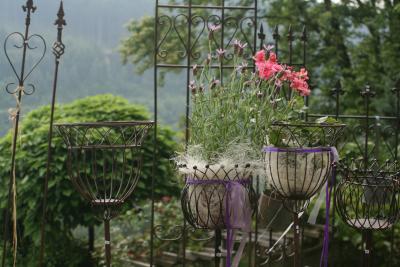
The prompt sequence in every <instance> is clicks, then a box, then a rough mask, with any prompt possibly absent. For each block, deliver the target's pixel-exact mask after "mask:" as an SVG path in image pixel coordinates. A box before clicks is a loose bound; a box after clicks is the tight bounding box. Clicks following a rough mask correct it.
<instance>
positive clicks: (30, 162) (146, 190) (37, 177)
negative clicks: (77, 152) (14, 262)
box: [0, 95, 179, 266]
mask: <svg viewBox="0 0 400 267" xmlns="http://www.w3.org/2000/svg"><path fill="white" fill-rule="evenodd" d="M49 114H50V107H49V106H44V107H41V108H38V109H37V110H34V111H32V112H30V113H29V114H27V115H26V117H25V118H24V119H23V121H22V124H21V134H20V136H19V138H18V149H17V151H18V152H17V155H16V162H17V169H16V173H17V190H18V191H17V210H18V227H19V228H18V230H19V231H18V235H19V237H20V242H19V250H18V252H19V256H20V257H19V266H35V259H37V254H36V253H37V252H38V247H39V241H40V238H39V237H40V236H39V234H40V225H41V211H42V205H41V203H42V191H43V181H44V176H45V171H46V158H47V132H48V124H49ZM149 117H150V115H149V113H148V112H147V111H146V109H145V108H144V107H142V106H138V105H133V104H130V103H129V102H128V101H127V100H125V99H124V98H121V97H116V96H113V95H99V96H94V97H87V98H83V99H80V100H77V101H74V102H72V103H70V104H65V105H59V106H57V107H56V113H55V121H56V122H90V121H92V122H93V121H118V120H125V121H129V120H148V119H149ZM174 136H175V134H174V132H173V131H171V130H169V129H168V128H165V127H160V128H159V134H158V149H159V159H158V161H157V164H156V166H155V179H156V184H157V187H156V191H155V193H156V197H157V198H160V197H162V196H165V195H168V196H171V195H177V194H178V193H179V189H178V188H177V186H176V185H175V184H173V183H172V182H171V180H173V177H174V176H175V174H174V169H173V166H172V165H171V164H170V162H169V159H170V158H171V157H172V156H173V153H174V151H175V149H176V143H175V141H174ZM10 148H11V133H10V132H9V133H8V134H7V135H6V136H5V137H3V138H2V139H0V151H1V153H0V167H1V169H0V177H1V178H0V180H1V183H2V185H3V186H2V187H1V189H0V207H1V208H2V209H3V210H4V209H5V208H6V205H7V193H8V177H9V173H10ZM53 151H54V152H53V153H54V156H53V162H52V165H51V176H50V180H49V191H48V206H47V229H46V233H47V234H46V237H47V239H46V241H47V246H46V254H47V255H46V262H47V265H46V266H88V263H87V259H88V255H87V254H85V253H83V252H84V251H87V249H86V248H84V246H83V244H82V242H80V241H79V240H75V239H74V237H73V235H72V231H73V230H74V229H75V228H76V227H78V226H89V225H93V224H97V223H99V221H97V220H96V219H95V217H94V214H93V211H92V210H91V208H90V206H89V205H88V204H87V203H86V202H85V201H84V200H83V199H82V197H80V195H79V194H78V193H77V192H76V191H75V190H74V188H73V187H72V184H71V182H70V181H69V178H68V174H67V169H66V160H67V151H66V148H65V146H64V144H63V141H62V140H61V137H60V136H58V135H56V136H55V137H54V147H53ZM144 151H145V153H144V159H143V167H142V168H143V169H142V174H141V177H140V182H139V183H138V185H137V187H136V189H135V192H134V193H133V195H132V197H131V198H130V199H129V201H128V203H127V204H126V205H125V207H126V208H129V207H132V206H134V205H137V204H138V203H139V200H142V201H143V200H146V199H147V200H148V201H150V200H149V199H150V196H151V177H152V165H153V164H152V163H153V161H152V160H153V145H152V138H151V137H149V138H148V139H147V141H146V143H145V144H144ZM161 178H162V179H161ZM166 178H167V179H166ZM0 220H2V218H1V219H0ZM0 225H3V222H2V221H1V222H0ZM85 258H86V260H85Z"/></svg>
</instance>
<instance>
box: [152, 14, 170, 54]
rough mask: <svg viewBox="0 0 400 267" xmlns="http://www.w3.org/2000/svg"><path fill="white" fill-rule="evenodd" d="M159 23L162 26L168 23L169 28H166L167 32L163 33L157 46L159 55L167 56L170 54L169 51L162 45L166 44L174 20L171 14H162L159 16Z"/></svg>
mask: <svg viewBox="0 0 400 267" xmlns="http://www.w3.org/2000/svg"><path fill="white" fill-rule="evenodd" d="M157 24H158V25H160V26H164V25H167V26H166V27H167V30H166V32H165V34H164V35H162V37H161V38H160V41H159V42H158V44H157V47H156V52H157V56H159V57H160V58H166V57H167V56H168V51H167V50H165V49H162V45H163V44H164V42H165V40H166V39H167V37H168V35H169V33H170V32H171V30H172V20H171V18H170V17H169V16H167V15H162V16H160V17H158V18H157Z"/></svg>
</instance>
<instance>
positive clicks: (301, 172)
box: [263, 147, 339, 267]
mask: <svg viewBox="0 0 400 267" xmlns="http://www.w3.org/2000/svg"><path fill="white" fill-rule="evenodd" d="M263 151H264V152H265V153H266V162H268V164H267V165H268V166H269V169H268V167H267V174H268V171H269V174H270V175H269V176H270V177H272V184H273V186H274V187H275V189H276V190H277V192H278V193H279V194H280V195H281V197H283V198H290V197H295V198H302V197H303V198H305V199H309V198H311V197H312V196H314V195H315V194H316V193H317V192H318V191H319V189H320V188H321V186H322V185H323V183H324V182H325V181H327V179H328V177H329V170H331V174H332V175H331V178H332V182H333V181H334V179H335V176H336V163H337V162H338V161H339V155H338V152H337V150H336V148H335V147H316V148H278V147H264V149H263ZM275 153H276V155H275V156H271V155H272V154H275ZM279 153H283V157H281V158H279V156H280V155H279ZM267 154H269V155H267ZM316 155H318V156H316ZM281 156H282V155H281ZM267 157H268V158H267ZM279 159H280V160H281V161H283V164H282V162H281V166H280V164H279ZM274 161H276V164H271V162H273V163H275V162H274ZM313 161H318V162H320V163H318V167H316V163H312V164H314V165H312V167H313V168H310V169H311V170H308V168H307V167H308V166H307V163H308V164H311V162H313ZM304 163H305V164H304ZM290 164H294V166H295V167H294V168H293V166H291V167H290V168H289V167H288V166H287V165H290ZM297 164H298V165H299V166H298V165H297ZM282 166H286V168H282ZM279 168H281V169H279ZM317 168H319V169H318V171H319V177H318V178H317V179H314V175H315V172H316V169H317ZM282 169H283V170H282ZM293 169H294V171H293ZM289 170H290V171H289ZM296 171H297V172H296ZM273 174H275V175H273ZM311 174H312V175H311ZM289 176H293V177H289ZM308 176H312V177H311V178H310V177H308ZM282 177H283V178H282ZM299 177H301V178H302V179H303V181H302V182H301V181H294V180H296V179H297V178H299ZM281 180H283V181H281ZM305 184H307V186H305ZM330 184H333V183H329V182H327V183H326V194H325V203H326V212H325V226H324V241H323V248H322V253H321V260H320V266H324V267H327V266H328V254H329V210H330V202H331V192H332V188H331V186H330ZM321 196H322V197H323V195H322V194H321ZM318 202H319V201H317V203H318ZM321 204H322V202H320V204H316V206H315V207H314V210H315V211H317V212H312V213H311V214H315V215H314V216H313V217H315V216H316V215H317V214H318V210H319V209H320V206H321ZM310 217H311V216H310ZM310 219H311V218H310ZM315 219H316V218H313V219H311V220H314V221H315Z"/></svg>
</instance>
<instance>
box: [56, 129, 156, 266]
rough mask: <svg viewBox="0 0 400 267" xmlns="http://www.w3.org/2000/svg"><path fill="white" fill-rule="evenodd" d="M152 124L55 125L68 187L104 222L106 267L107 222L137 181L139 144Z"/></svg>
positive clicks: (108, 257)
mask: <svg viewBox="0 0 400 267" xmlns="http://www.w3.org/2000/svg"><path fill="white" fill-rule="evenodd" d="M152 126H153V122H151V121H139V122H96V123H70V124H57V125H56V127H57V129H58V131H59V133H60V134H61V136H62V137H63V139H64V142H65V144H66V145H67V149H68V162H67V165H68V173H69V176H70V178H71V181H72V184H73V185H74V187H75V189H76V190H77V191H78V192H79V193H80V194H81V196H82V197H83V198H84V199H85V200H87V201H88V202H89V203H90V204H91V205H92V206H93V207H94V208H97V209H100V210H101V212H102V216H101V217H102V219H103V220H104V235H105V251H106V256H105V258H106V266H107V267H109V266H111V243H110V220H111V219H112V218H113V217H115V216H116V215H117V213H118V210H119V208H120V207H121V206H122V205H123V204H124V203H125V201H126V200H127V199H128V197H129V196H130V195H131V194H132V192H133V190H134V189H135V186H136V184H137V183H138V181H139V176H140V170H141V166H142V150H143V142H144V140H145V138H146V136H147V134H148V132H149V130H150V129H151V128H152Z"/></svg>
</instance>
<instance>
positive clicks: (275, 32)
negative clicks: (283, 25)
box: [272, 25, 280, 41]
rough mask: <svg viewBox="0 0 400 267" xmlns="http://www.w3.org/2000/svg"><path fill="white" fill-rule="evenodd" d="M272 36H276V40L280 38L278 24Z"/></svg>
mask: <svg viewBox="0 0 400 267" xmlns="http://www.w3.org/2000/svg"><path fill="white" fill-rule="evenodd" d="M272 38H274V40H275V41H278V40H279V38H280V35H279V26H278V25H276V26H275V28H274V33H273V34H272Z"/></svg>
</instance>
